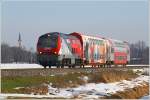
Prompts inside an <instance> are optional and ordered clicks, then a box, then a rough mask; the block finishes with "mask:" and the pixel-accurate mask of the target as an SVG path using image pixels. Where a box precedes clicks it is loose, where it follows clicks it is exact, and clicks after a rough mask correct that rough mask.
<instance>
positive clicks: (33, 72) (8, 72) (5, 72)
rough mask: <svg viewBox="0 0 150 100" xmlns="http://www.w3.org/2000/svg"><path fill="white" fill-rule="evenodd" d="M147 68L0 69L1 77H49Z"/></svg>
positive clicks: (128, 66) (139, 66) (144, 66)
mask: <svg viewBox="0 0 150 100" xmlns="http://www.w3.org/2000/svg"><path fill="white" fill-rule="evenodd" d="M144 68H149V65H136V66H135V65H127V66H126V67H121V66H112V67H99V68H97V67H85V68H47V69H44V68H36V69H35V68H33V69H1V76H2V77H7V76H11V77H13V76H20V77H24V76H50V75H57V74H67V73H73V72H93V73H95V72H101V71H106V70H108V71H109V70H112V69H115V70H129V69H144Z"/></svg>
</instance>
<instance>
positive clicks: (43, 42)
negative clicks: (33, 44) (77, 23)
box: [38, 34, 57, 48]
mask: <svg viewBox="0 0 150 100" xmlns="http://www.w3.org/2000/svg"><path fill="white" fill-rule="evenodd" d="M38 46H39V47H51V48H56V47H57V36H56V35H51V34H47V35H44V36H41V37H40V38H39V41H38Z"/></svg>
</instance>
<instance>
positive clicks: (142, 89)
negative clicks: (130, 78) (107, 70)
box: [103, 83, 149, 99]
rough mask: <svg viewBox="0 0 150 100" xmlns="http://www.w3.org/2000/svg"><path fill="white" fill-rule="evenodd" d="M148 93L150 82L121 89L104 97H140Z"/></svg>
mask: <svg viewBox="0 0 150 100" xmlns="http://www.w3.org/2000/svg"><path fill="white" fill-rule="evenodd" d="M146 94H149V84H148V83H147V84H143V85H142V86H136V87H134V88H132V89H126V90H125V91H119V92H117V93H115V94H112V95H111V96H106V97H103V99H139V98H141V97H142V96H144V95H146Z"/></svg>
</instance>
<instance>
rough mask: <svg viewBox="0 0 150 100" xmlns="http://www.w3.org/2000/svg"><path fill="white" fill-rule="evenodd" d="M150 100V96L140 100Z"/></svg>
mask: <svg viewBox="0 0 150 100" xmlns="http://www.w3.org/2000/svg"><path fill="white" fill-rule="evenodd" d="M149 99H150V95H147V96H143V97H142V98H140V100H149Z"/></svg>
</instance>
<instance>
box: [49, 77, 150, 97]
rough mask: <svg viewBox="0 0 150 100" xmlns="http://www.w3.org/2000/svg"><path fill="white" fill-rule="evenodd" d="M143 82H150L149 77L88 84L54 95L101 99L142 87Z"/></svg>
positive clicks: (61, 90) (63, 90) (62, 90)
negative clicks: (118, 92) (128, 89)
mask: <svg viewBox="0 0 150 100" xmlns="http://www.w3.org/2000/svg"><path fill="white" fill-rule="evenodd" d="M143 82H149V76H143V75H141V76H140V77H138V78H136V79H133V80H131V81H128V80H122V81H120V82H114V83H98V84H95V83H88V84H85V85H82V86H79V87H76V88H68V89H60V90H59V91H60V92H59V93H53V94H54V95H58V96H63V97H76V96H78V97H81V98H99V97H101V96H106V95H110V94H113V93H116V92H117V91H123V90H125V89H127V88H133V87H135V86H138V85H141V84H142V83H143ZM49 92H50V93H51V91H49Z"/></svg>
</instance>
